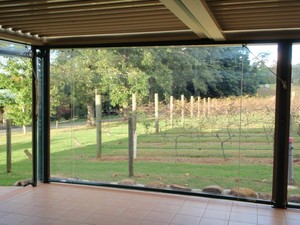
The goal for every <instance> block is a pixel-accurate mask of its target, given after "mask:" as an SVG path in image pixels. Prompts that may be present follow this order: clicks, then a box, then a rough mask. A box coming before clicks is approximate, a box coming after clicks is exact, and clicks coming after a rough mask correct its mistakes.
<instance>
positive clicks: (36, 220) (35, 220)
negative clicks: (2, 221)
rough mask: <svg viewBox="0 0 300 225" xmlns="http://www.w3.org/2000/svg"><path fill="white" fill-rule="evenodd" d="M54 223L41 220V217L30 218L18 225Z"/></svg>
mask: <svg viewBox="0 0 300 225" xmlns="http://www.w3.org/2000/svg"><path fill="white" fill-rule="evenodd" d="M53 222H54V219H48V218H41V217H33V216H31V217H28V218H26V219H25V220H23V221H22V222H21V223H20V224H18V225H49V224H51V223H53Z"/></svg>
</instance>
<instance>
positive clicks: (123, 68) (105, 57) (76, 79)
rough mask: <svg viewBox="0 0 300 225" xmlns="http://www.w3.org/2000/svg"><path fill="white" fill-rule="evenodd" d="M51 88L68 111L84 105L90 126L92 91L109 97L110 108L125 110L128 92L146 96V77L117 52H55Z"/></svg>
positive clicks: (103, 50)
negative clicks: (123, 108) (118, 107)
mask: <svg viewBox="0 0 300 225" xmlns="http://www.w3.org/2000/svg"><path fill="white" fill-rule="evenodd" d="M52 68H53V69H52V70H51V89H52V88H57V89H58V91H56V93H57V99H59V100H58V101H60V102H61V103H62V104H61V106H63V107H64V108H68V109H69V111H70V112H73V111H74V109H79V107H80V106H83V105H86V108H87V124H88V125H94V96H95V90H98V91H99V92H100V93H101V94H103V95H106V96H109V101H110V103H109V104H110V105H112V106H120V107H127V106H128V102H129V100H130V98H131V95H132V93H137V94H138V96H140V97H143V96H145V95H146V90H147V83H146V82H147V77H146V76H145V74H144V73H143V72H142V71H141V70H139V69H138V68H135V67H134V66H133V65H132V64H131V62H130V61H127V60H126V58H125V57H124V56H123V55H121V54H120V53H119V52H118V51H115V50H111V49H83V50H63V51H58V52H56V56H55V58H54V60H53V65H52Z"/></svg>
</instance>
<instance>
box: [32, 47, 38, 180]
mask: <svg viewBox="0 0 300 225" xmlns="http://www.w3.org/2000/svg"><path fill="white" fill-rule="evenodd" d="M32 52H33V56H32V84H31V89H32V94H31V96H32V125H31V127H32V128H31V129H32V131H31V133H32V134H31V135H32V138H31V139H32V183H33V186H36V185H37V181H38V178H37V177H38V175H37V129H36V128H37V127H36V126H37V107H36V106H37V82H38V81H37V55H36V49H35V48H32Z"/></svg>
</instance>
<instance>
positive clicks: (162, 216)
mask: <svg viewBox="0 0 300 225" xmlns="http://www.w3.org/2000/svg"><path fill="white" fill-rule="evenodd" d="M174 216H175V214H173V213H165V212H149V214H148V215H147V216H146V217H145V220H151V221H155V222H163V223H166V222H168V223H169V222H171V220H172V219H173V217H174Z"/></svg>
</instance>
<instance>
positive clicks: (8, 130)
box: [6, 119, 11, 173]
mask: <svg viewBox="0 0 300 225" xmlns="http://www.w3.org/2000/svg"><path fill="white" fill-rule="evenodd" d="M6 171H7V173H10V172H11V120H10V119H7V120H6Z"/></svg>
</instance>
